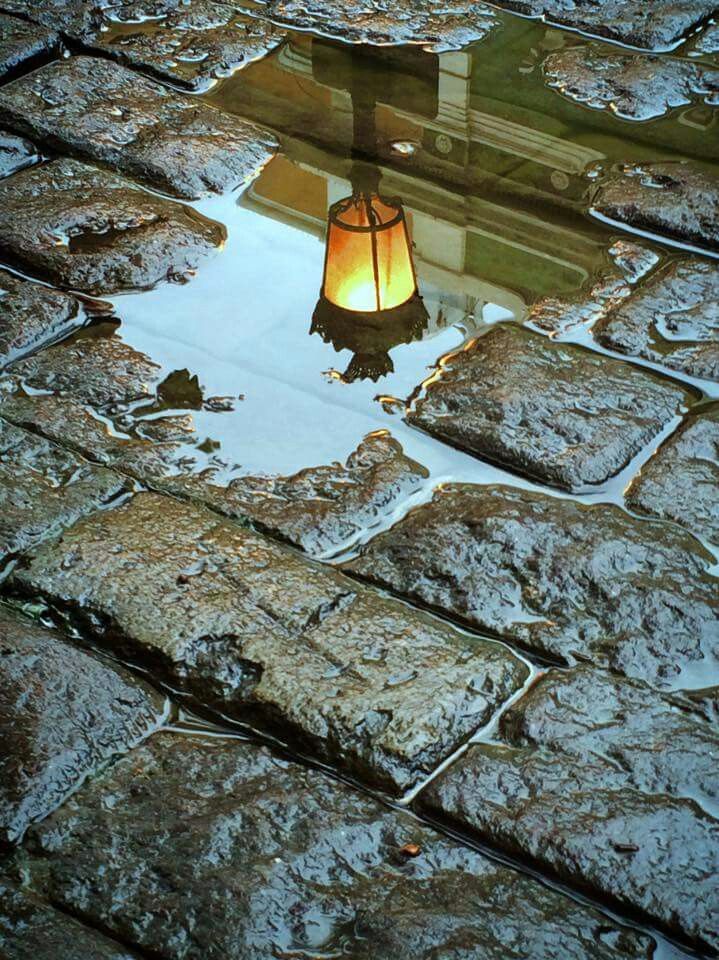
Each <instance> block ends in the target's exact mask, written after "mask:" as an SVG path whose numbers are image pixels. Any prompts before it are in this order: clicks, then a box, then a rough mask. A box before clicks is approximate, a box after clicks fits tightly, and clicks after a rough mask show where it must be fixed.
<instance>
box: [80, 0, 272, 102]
mask: <svg viewBox="0 0 719 960" xmlns="http://www.w3.org/2000/svg"><path fill="white" fill-rule="evenodd" d="M240 10H241V7H238V6H232V5H230V4H224V3H219V2H215V0H189V2H188V0H127V2H121V3H116V4H113V5H112V6H111V7H110V8H109V9H108V10H107V11H106V16H105V20H104V23H103V29H102V30H101V31H99V32H98V34H97V35H96V37H95V39H94V40H93V42H92V44H91V45H92V47H93V48H94V49H97V50H101V51H102V52H104V53H107V54H110V56H112V57H114V58H116V59H118V60H121V61H122V62H123V63H126V64H127V65H128V66H131V67H135V68H139V69H141V70H146V71H149V72H150V73H153V74H155V75H156V76H157V77H159V78H160V79H161V80H169V81H170V82H172V83H176V84H180V85H181V86H183V87H188V88H189V89H191V90H202V89H206V88H207V87H208V86H209V85H210V84H211V83H212V82H213V81H214V80H216V79H219V78H222V77H227V76H229V75H230V74H232V73H233V72H234V71H235V70H237V69H238V68H240V67H245V66H247V65H248V64H250V63H252V62H254V61H255V60H258V59H260V58H261V57H264V56H266V55H267V54H268V53H270V51H272V50H274V49H275V48H276V47H278V46H279V45H280V44H281V43H282V42H283V41H284V39H285V36H286V34H285V33H283V31H281V30H279V29H278V28H277V27H274V26H273V25H272V24H271V23H268V22H267V21H266V20H262V19H260V18H259V17H256V16H255V17H250V16H247V15H246V14H243V13H241V12H240Z"/></svg>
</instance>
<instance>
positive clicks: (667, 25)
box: [496, 0, 716, 50]
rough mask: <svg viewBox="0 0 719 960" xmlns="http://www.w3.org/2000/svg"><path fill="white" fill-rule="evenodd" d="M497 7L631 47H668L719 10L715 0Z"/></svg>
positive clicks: (557, 0)
mask: <svg viewBox="0 0 719 960" xmlns="http://www.w3.org/2000/svg"><path fill="white" fill-rule="evenodd" d="M496 2H497V6H498V7H505V8H506V9H508V10H515V11H517V12H518V13H523V14H526V15H528V16H530V17H544V19H546V20H547V21H548V22H549V23H555V24H558V25H560V26H565V27H570V28H572V29H575V30H582V31H585V32H586V33H591V34H595V35H596V36H599V37H607V38H608V39H610V40H619V41H620V42H621V43H626V44H629V45H630V46H632V47H644V48H646V49H648V50H667V49H669V48H671V47H673V46H674V45H676V44H677V43H678V42H679V41H680V40H681V39H682V38H683V37H685V36H688V35H689V34H690V33H691V31H692V30H693V29H694V28H696V27H698V26H700V25H701V23H702V21H703V20H706V19H707V18H708V17H710V16H711V15H712V14H713V13H716V0H496Z"/></svg>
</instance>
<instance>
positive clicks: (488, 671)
mask: <svg viewBox="0 0 719 960" xmlns="http://www.w3.org/2000/svg"><path fill="white" fill-rule="evenodd" d="M12 583H13V584H14V585H15V587H16V588H18V589H21V590H22V591H24V592H27V593H31V594H32V593H36V592H37V593H41V594H42V595H43V596H44V597H46V598H47V599H48V600H49V601H50V602H51V603H52V604H55V605H57V606H59V607H61V608H63V609H67V610H69V611H70V612H71V614H73V615H76V616H79V617H82V618H84V619H85V620H86V621H87V623H88V625H89V626H90V628H91V629H92V630H94V631H95V632H96V633H97V634H98V636H99V639H100V640H101V641H103V642H105V643H108V644H109V645H111V646H112V649H113V651H114V652H115V653H120V654H122V655H123V656H124V657H125V658H127V659H132V660H134V661H136V662H138V663H141V664H144V665H146V666H148V667H149V668H150V669H151V670H152V671H153V673H154V675H155V676H159V677H161V678H162V679H164V680H166V681H167V682H168V683H170V684H171V685H172V686H173V687H175V688H184V689H185V690H187V691H189V692H190V693H192V694H193V695H194V696H195V697H196V698H197V700H198V701H200V702H201V703H203V704H205V705H207V706H210V707H211V708H213V709H215V710H218V711H221V712H222V713H224V714H227V715H232V716H235V717H237V718H238V719H240V720H247V721H250V722H252V723H254V724H258V725H261V726H263V727H264V728H266V729H271V730H274V731H275V732H279V733H280V734H281V735H282V736H283V737H287V736H288V735H290V734H294V735H295V736H296V737H297V738H298V739H299V740H300V741H301V743H302V744H303V745H304V744H306V745H307V747H308V748H310V749H313V750H314V751H316V752H318V753H320V754H321V755H324V756H328V757H334V758H336V759H338V760H339V761H340V762H342V763H344V764H346V765H348V766H350V767H351V768H354V769H356V770H359V771H360V772H367V773H368V775H369V776H370V777H372V778H374V779H378V780H380V781H381V782H383V783H387V784H390V785H393V786H395V787H399V788H404V787H406V786H408V785H409V784H411V783H413V782H415V781H416V780H418V779H419V778H420V777H421V776H423V775H425V774H427V773H429V772H430V771H431V770H432V769H433V768H434V767H435V766H436V765H437V764H438V763H439V762H440V761H441V760H442V759H444V757H446V756H447V755H449V754H450V753H452V751H453V750H455V749H456V748H457V747H458V746H459V745H460V743H461V742H462V741H463V740H465V739H466V738H467V737H468V736H470V735H471V733H472V732H473V731H474V730H476V729H477V728H478V727H479V726H481V725H482V724H483V723H485V722H486V721H487V720H488V719H489V717H490V716H491V714H492V713H493V711H495V710H496V709H497V707H498V706H499V705H500V704H501V703H502V702H503V701H504V700H505V699H506V698H507V697H508V696H509V695H511V694H512V693H513V692H514V691H515V690H516V689H517V688H518V687H519V686H520V685H521V684H522V682H523V681H524V679H525V678H526V676H527V668H526V666H525V665H524V664H523V663H522V662H521V661H519V660H518V659H516V658H515V657H514V656H512V655H511V654H510V653H509V652H508V651H507V650H506V649H505V648H503V647H502V646H500V645H498V644H494V643H491V642H489V641H477V640H470V639H469V638H468V637H466V636H465V635H463V634H460V633H459V632H457V631H455V630H454V629H453V628H451V627H449V626H447V625H445V624H443V623H442V622H440V621H437V620H433V619H430V618H429V617H427V616H425V615H423V614H420V613H415V612H414V611H412V610H411V609H410V608H408V607H406V606H404V605H403V604H401V603H399V602H398V601H393V600H387V599H383V598H381V597H379V596H377V595H375V594H374V593H373V592H371V591H368V590H366V589H364V588H361V587H357V586H356V585H355V584H353V582H352V581H351V580H349V579H347V578H346V577H344V576H342V575H341V574H338V573H336V572H334V571H332V570H330V569H328V568H323V567H320V566H317V565H314V564H312V563H310V562H308V561H307V560H304V559H303V558H302V557H300V556H299V555H296V554H295V553H293V552H291V551H289V550H287V549H286V548H283V547H281V546H279V545H277V544H274V543H273V542H272V541H270V540H267V539H265V538H264V537H261V536H258V535H257V534H255V533H252V532H250V531H249V530H247V529H245V528H243V527H240V526H238V525H236V524H234V523H231V522H229V521H227V520H224V519H222V518H220V517H218V516H217V515H216V514H214V513H211V512H209V511H208V510H205V509H203V508H200V507H194V506H190V505H187V504H183V503H180V502H178V501H176V500H173V499H170V498H168V497H164V496H160V495H157V494H143V493H141V494H138V495H136V496H135V497H133V498H132V499H131V500H130V501H129V502H128V503H125V504H123V505H122V506H121V507H118V508H117V509H115V510H110V511H104V512H103V513H102V514H97V515H96V518H95V519H94V521H90V522H87V523H79V524H77V525H75V526H74V527H73V528H72V530H71V531H66V532H65V534H64V535H63V537H62V538H61V539H60V540H58V541H56V542H54V543H53V544H51V545H50V546H48V548H47V549H46V550H41V551H39V552H38V553H37V554H35V556H34V557H33V559H32V560H31V561H30V562H29V563H28V564H26V565H23V566H22V568H20V567H17V568H16V569H15V571H14V573H13V579H12Z"/></svg>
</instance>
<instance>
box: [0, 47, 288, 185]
mask: <svg viewBox="0 0 719 960" xmlns="http://www.w3.org/2000/svg"><path fill="white" fill-rule="evenodd" d="M0 122H5V123H8V124H11V125H12V126H13V128H14V129H16V130H19V131H21V132H22V133H25V134H27V135H29V136H31V137H33V138H34V139H36V140H37V141H38V142H44V143H49V144H50V145H51V146H54V147H59V148H60V149H62V150H63V151H65V152H68V153H73V154H77V155H79V156H83V157H90V158H92V159H93V160H97V161H99V162H101V163H104V164H107V165H108V166H111V167H115V168H117V169H118V170H120V171H121V172H122V173H125V174H127V175H128V176H131V177H136V178H137V179H139V180H142V181H144V182H146V183H149V184H150V185H151V186H153V187H156V188H158V189H160V190H164V191H166V192H168V193H171V194H173V195H175V196H178V197H187V198H194V197H198V196H202V195H204V194H206V193H208V192H210V193H222V192H223V191H225V190H230V189H232V188H234V187H236V186H238V185H239V184H242V183H244V182H247V181H249V180H250V179H252V177H254V176H255V175H256V174H257V173H258V172H259V171H260V169H261V168H262V167H263V166H264V165H265V164H266V163H267V161H268V160H269V159H270V158H271V157H272V155H273V153H274V151H275V148H276V146H277V144H276V142H275V140H274V138H273V137H272V136H271V135H270V134H268V133H266V132H264V131H262V130H260V129H259V128H258V127H256V126H254V125H252V124H250V123H247V122H246V121H244V120H240V119H239V118H237V117H232V116H229V115H228V114H225V113H222V112H221V111H219V110H215V109H214V108H213V107H210V106H207V105H206V104H203V103H202V102H200V101H197V100H191V99H188V98H187V97H183V96H181V95H180V94H177V93H174V92H173V91H172V90H169V89H168V88H167V87H164V86H162V85H161V84H159V83H156V82H155V81H153V80H149V79H145V78H144V77H141V76H139V75H138V74H137V73H135V72H133V71H132V70H127V69H126V68H125V67H122V66H120V65H119V64H115V63H112V62H111V61H109V60H101V59H95V58H92V57H71V58H70V59H67V60H58V61H56V62H55V63H51V64H48V65H47V66H45V67H42V68H41V69H40V70H36V71H35V72H34V73H32V74H30V75H29V76H27V77H22V78H21V79H19V80H16V81H15V82H14V83H12V84H10V85H9V86H7V87H4V88H3V89H2V90H0Z"/></svg>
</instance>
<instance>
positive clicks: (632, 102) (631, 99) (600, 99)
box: [543, 45, 719, 120]
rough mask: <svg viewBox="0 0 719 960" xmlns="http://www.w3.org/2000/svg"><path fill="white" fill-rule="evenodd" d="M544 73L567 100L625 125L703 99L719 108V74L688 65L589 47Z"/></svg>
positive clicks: (553, 57)
mask: <svg viewBox="0 0 719 960" xmlns="http://www.w3.org/2000/svg"><path fill="white" fill-rule="evenodd" d="M543 71H544V76H545V78H546V80H547V82H548V84H549V86H550V87H554V88H555V89H556V90H557V91H558V92H559V93H561V94H563V95H564V96H565V97H567V98H568V99H570V100H574V101H576V102H578V103H583V104H586V105H587V106H588V107H594V108H595V109H597V110H610V111H611V112H612V113H614V114H616V115H617V116H618V117H621V118H622V119H623V120H651V119H653V118H654V117H661V116H663V115H664V114H665V113H668V112H669V111H670V110H672V109H673V108H674V107H681V106H685V105H686V104H688V103H692V102H695V101H697V100H700V99H702V98H703V100H704V101H705V102H706V103H708V104H711V105H712V106H719V70H712V69H711V68H709V67H706V66H703V65H702V64H701V63H691V62H689V61H687V60H678V59H677V60H673V59H670V58H667V57H657V56H647V55H646V54H628V53H620V52H612V53H610V52H608V51H607V50H606V49H605V48H603V47H599V46H586V45H585V46H581V47H569V48H568V49H566V50H560V51H559V52H558V53H552V54H550V55H549V57H547V59H546V60H545V61H544V64H543Z"/></svg>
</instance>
